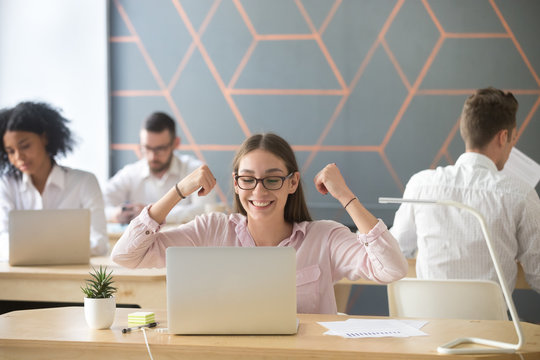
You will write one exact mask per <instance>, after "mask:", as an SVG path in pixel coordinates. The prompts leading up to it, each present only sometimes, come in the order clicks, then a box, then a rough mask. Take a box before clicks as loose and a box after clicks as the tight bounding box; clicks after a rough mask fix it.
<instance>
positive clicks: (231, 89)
mask: <svg viewBox="0 0 540 360" xmlns="http://www.w3.org/2000/svg"><path fill="white" fill-rule="evenodd" d="M172 2H173V3H174V6H175V8H176V9H177V11H178V13H179V15H180V17H181V19H182V21H183V23H184V24H185V26H186V28H187V30H188V32H189V33H190V35H191V37H192V42H191V44H190V46H189V48H188V50H187V52H186V54H185V55H184V57H183V59H182V61H181V63H180V64H179V66H178V68H177V70H176V72H175V74H174V76H173V78H172V79H171V81H170V83H169V86H168V87H165V85H164V83H163V81H162V79H161V77H160V75H159V72H158V71H157V69H156V67H155V66H154V63H153V62H152V59H151V58H150V56H149V54H148V53H147V51H146V49H145V47H144V45H143V43H142V41H141V39H140V37H139V36H138V35H137V33H136V31H135V28H134V26H133V24H132V23H131V22H130V20H129V17H128V16H127V14H126V13H125V11H124V9H123V7H122V5H121V4H120V3H119V0H114V4H115V5H116V7H117V8H118V10H119V12H120V15H121V17H122V19H123V20H124V22H125V23H126V26H127V27H128V29H129V31H130V33H131V34H132V36H113V37H110V41H111V43H115V42H116V43H121V42H134V43H136V44H137V47H138V49H139V51H140V52H141V54H142V56H143V58H144V60H145V62H146V64H147V66H148V68H149V70H150V71H151V73H152V75H153V76H154V78H155V79H156V81H157V82H158V85H159V86H160V88H161V89H162V90H157V91H156V90H118V91H113V92H112V95H113V96H127V97H130V96H131V97H136V96H164V97H165V99H166V100H167V102H168V103H169V104H170V106H171V108H172V109H173V112H174V113H175V116H176V117H177V119H178V121H179V123H180V125H181V126H182V129H183V131H184V133H185V135H186V137H187V139H188V142H189V144H182V145H180V146H179V149H182V150H191V151H194V152H195V153H196V154H197V156H198V157H199V158H200V159H201V160H204V158H203V156H202V153H200V151H201V150H205V151H236V149H237V148H238V146H239V145H216V144H206V145H204V144H197V143H196V142H195V140H194V138H193V137H192V136H191V134H190V131H189V129H188V127H187V125H186V124H185V122H184V119H183V118H182V115H181V114H180V111H179V109H178V108H177V106H176V104H175V103H174V101H173V99H172V97H171V94H170V91H171V90H172V89H173V88H174V87H175V85H176V83H177V81H178V79H179V78H180V75H181V73H182V72H183V70H184V69H185V66H186V64H187V63H188V61H189V59H190V58H191V56H192V54H193V52H194V51H195V49H196V48H198V49H199V51H200V53H201V55H202V57H203V59H204V61H205V63H206V65H207V67H208V69H209V71H210V73H211V75H212V76H213V78H214V79H215V81H216V83H217V84H218V87H219V88H220V90H221V92H222V94H223V96H224V98H225V100H226V102H227V104H228V105H229V107H230V108H231V110H232V112H233V114H234V116H235V118H236V120H237V122H238V124H239V125H240V127H241V129H242V131H243V132H244V135H245V136H249V133H250V132H249V128H248V126H247V124H246V123H245V121H244V119H243V117H242V115H241V113H240V111H239V109H238V108H237V106H236V104H235V102H234V100H233V99H232V96H233V95H314V96H316V95H322V96H340V97H341V99H340V101H339V103H338V104H337V106H336V108H335V109H334V111H333V113H332V115H331V117H330V119H329V121H328V123H327V124H326V126H325V128H324V129H323V131H322V133H321V135H320V136H319V138H318V140H317V142H316V143H315V144H313V145H294V144H291V146H292V147H293V149H294V150H295V151H306V152H310V154H309V156H308V158H307V160H306V161H305V163H304V166H303V169H302V171H306V170H307V168H309V166H310V165H311V163H312V161H313V160H314V158H315V157H316V155H317V153H318V152H320V151H326V152H333V151H336V152H377V153H379V155H380V157H381V159H382V160H383V163H384V164H385V166H386V168H387V169H388V171H389V172H390V175H391V176H392V178H393V179H394V181H395V183H396V185H397V186H398V187H399V188H400V189H401V190H403V188H404V187H403V184H402V182H401V180H400V178H399V176H398V175H397V173H396V172H395V170H394V168H393V166H392V164H391V163H390V161H389V159H388V157H387V156H386V154H385V148H386V146H387V145H388V143H389V141H390V139H391V138H392V136H393V134H394V132H395V131H396V128H397V126H398V125H399V123H400V122H401V119H402V118H403V116H404V114H405V112H406V111H407V109H408V107H409V105H410V103H411V102H412V99H413V98H414V97H415V96H417V95H434V96H462V95H467V96H468V95H470V94H472V93H474V91H476V89H419V87H420V85H421V83H422V81H423V80H424V78H425V76H426V74H427V72H428V71H429V69H430V67H431V66H432V64H433V62H434V60H435V58H436V56H437V55H438V52H439V51H440V49H441V47H442V45H443V44H444V41H445V40H446V39H473V38H477V39H488V38H495V39H497V38H500V39H507V38H509V39H511V40H512V42H513V44H514V46H515V48H516V50H517V51H518V53H519V54H520V57H521V58H522V59H523V61H524V63H525V65H526V66H527V68H528V69H529V71H530V73H531V74H532V75H533V77H534V79H535V81H536V83H537V84H538V85H539V86H540V79H539V77H538V74H537V73H536V72H535V70H534V68H533V67H532V65H531V63H530V62H529V60H528V58H527V56H526V54H525V52H524V51H523V49H522V48H521V45H520V44H519V42H518V41H517V38H516V37H515V35H514V34H513V32H512V30H511V28H510V26H509V25H508V23H507V22H506V20H505V19H504V17H503V15H502V13H501V11H500V10H499V8H498V7H497V5H496V4H495V2H494V1H493V0H490V4H491V6H492V7H493V9H494V11H495V13H496V15H497V16H498V18H499V20H500V21H501V23H502V25H503V27H504V29H505V30H506V33H483V32H478V33H455V32H446V31H445V30H444V28H443V27H442V25H441V23H440V21H439V20H438V18H437V17H436V16H435V14H434V12H433V10H432V9H431V7H430V5H429V3H428V1H427V0H422V3H423V5H424V8H425V9H426V11H427V13H428V15H429V17H430V19H431V21H432V22H433V23H434V24H435V26H436V28H437V30H438V31H439V33H440V36H439V38H438V40H437V41H436V43H435V45H434V47H433V49H432V51H431V52H430V54H429V56H428V58H427V59H426V61H425V62H424V64H423V66H422V69H421V71H420V73H419V74H418V76H417V78H416V79H415V81H414V83H413V84H412V85H411V83H410V82H409V80H408V79H407V77H406V75H405V74H404V72H403V70H402V68H401V66H400V64H399V62H398V61H397V59H396V58H395V56H394V54H393V52H392V50H391V49H390V47H389V46H388V43H387V42H386V39H385V35H386V33H387V31H388V29H389V28H390V26H391V24H392V23H393V21H394V19H395V17H396V16H397V14H398V13H399V11H400V9H401V7H402V5H403V3H404V0H399V1H398V2H396V4H395V6H394V8H393V9H392V11H391V13H390V14H389V16H388V17H387V19H386V20H385V23H384V25H383V27H382V29H381V30H380V32H379V34H378V36H377V38H376V40H375V41H374V43H373V44H372V46H371V47H370V49H369V50H368V52H367V53H366V56H365V57H364V59H363V61H362V63H361V64H360V66H359V68H358V70H357V72H356V73H355V76H354V78H353V80H352V81H351V83H350V84H349V85H348V86H347V84H346V83H345V81H344V80H343V78H342V76H341V74H340V72H339V69H338V68H337V66H336V64H335V62H334V60H333V58H332V56H331V54H330V53H329V51H328V49H327V47H326V45H325V44H324V41H323V40H322V34H324V32H325V31H326V29H327V28H328V26H329V24H330V23H331V21H332V19H333V17H334V16H335V14H336V12H337V10H338V9H339V7H340V5H341V4H342V0H336V1H334V3H333V5H332V7H331V9H330V10H329V12H328V14H327V16H326V18H325V19H324V21H323V23H322V25H321V26H320V29H318V30H317V29H316V28H315V26H314V25H313V22H312V20H311V18H310V16H309V14H308V13H307V11H306V9H305V7H304V5H303V3H302V2H301V1H300V0H295V3H296V5H297V7H298V9H299V10H300V13H301V15H302V16H303V18H304V19H305V21H306V23H307V24H308V26H309V29H310V31H311V34H264V35H262V34H257V31H256V30H255V27H254V25H253V23H252V22H251V20H250V18H249V16H248V14H247V12H246V11H245V9H244V7H243V5H242V3H241V1H240V0H233V3H234V5H235V7H236V9H237V11H238V13H239V14H240V17H241V18H242V21H243V22H244V24H245V26H246V27H247V29H248V31H249V32H250V34H251V36H252V38H253V40H252V42H251V44H250V46H249V47H248V49H247V50H246V52H245V53H244V55H243V57H242V59H241V61H240V62H239V64H238V66H237V68H236V69H235V71H234V73H233V75H232V77H231V79H230V81H229V84H227V85H225V84H224V82H223V79H222V78H221V75H220V74H219V73H218V71H217V69H216V67H215V65H214V63H213V62H212V59H211V58H210V56H209V54H208V53H207V52H206V49H205V47H204V45H203V44H202V41H201V37H202V35H203V33H204V31H205V29H206V27H207V26H208V24H209V23H210V22H211V20H212V17H213V15H214V13H215V12H216V10H217V8H218V6H219V4H220V3H221V0H216V1H215V2H214V3H213V5H212V8H211V10H210V11H209V12H208V14H207V15H206V17H205V19H204V21H203V24H202V25H201V26H200V28H199V30H198V31H195V29H194V28H193V26H192V24H191V21H190V19H189V18H188V16H187V14H186V13H185V11H184V9H183V8H182V6H181V4H180V2H179V1H178V0H172ZM291 40H314V41H316V42H317V44H318V46H319V48H320V50H321V52H322V53H323V56H324V57H325V59H326V60H327V62H328V64H329V66H330V68H331V70H332V72H333V73H334V76H335V77H336V80H337V81H338V83H339V84H340V86H341V89H238V88H235V85H236V83H237V81H238V79H239V77H240V76H241V74H242V72H243V71H244V69H245V67H246V65H247V63H248V62H249V61H250V59H251V56H252V54H253V52H254V51H255V48H256V47H257V45H258V43H259V41H291ZM379 45H381V46H382V47H383V49H384V51H385V53H386V55H387V56H388V58H389V59H390V61H391V63H392V65H393V67H394V68H395V70H396V72H397V74H398V75H399V77H400V79H401V81H402V82H403V84H404V85H405V87H406V89H407V91H408V95H407V97H406V98H405V100H404V102H403V103H402V104H401V106H400V109H399V111H398V113H397V114H396V116H395V118H394V119H393V121H392V123H391V125H390V127H389V128H388V129H387V132H386V134H385V137H384V139H383V141H382V142H381V144H380V145H375V146H354V145H353V146H347V145H343V146H341V145H338V146H333V145H329V146H323V145H322V143H323V142H324V139H325V138H326V136H327V135H328V134H329V132H330V130H331V129H332V127H333V125H334V123H335V122H336V121H337V119H338V118H339V116H340V114H341V112H342V110H343V107H344V106H345V104H346V103H347V100H348V99H349V97H350V95H351V93H352V91H353V90H354V89H355V87H356V85H357V84H358V82H359V81H360V79H361V77H362V75H363V73H364V71H365V69H366V67H367V65H368V64H369V63H370V61H371V59H372V57H373V54H374V53H375V51H376V49H377V48H378V46H379ZM507 91H511V92H512V93H514V94H516V95H520V94H522V95H539V97H538V99H537V100H536V102H535V104H534V105H533V107H532V108H531V110H530V111H529V113H528V114H527V116H526V118H525V120H524V122H523V124H522V125H521V127H520V129H519V132H518V138H519V137H520V136H521V135H522V133H523V132H524V130H525V128H526V127H527V126H528V124H529V123H530V121H531V119H532V118H533V117H534V115H535V114H536V112H537V111H538V108H539V107H540V89H510V90H507ZM458 128H459V124H458V123H456V124H455V125H454V127H453V128H452V130H451V131H450V133H449V134H448V136H447V138H446V139H445V141H444V143H443V144H442V146H441V148H440V149H439V150H438V153H437V155H436V156H435V158H434V160H433V162H432V164H431V167H434V166H435V165H436V163H438V162H440V160H441V159H442V157H443V156H444V157H445V158H446V159H447V160H448V162H449V163H452V162H453V160H452V158H451V156H450V154H449V153H448V146H449V145H450V143H451V141H452V139H453V138H454V136H455V134H456V133H457V130H458ZM111 147H112V148H113V149H115V150H131V151H134V152H135V153H138V156H140V149H139V146H138V144H112V146H111ZM218 190H219V196H220V198H221V199H222V200H223V201H224V203H226V198H225V196H224V194H223V192H222V191H221V189H219V187H218Z"/></svg>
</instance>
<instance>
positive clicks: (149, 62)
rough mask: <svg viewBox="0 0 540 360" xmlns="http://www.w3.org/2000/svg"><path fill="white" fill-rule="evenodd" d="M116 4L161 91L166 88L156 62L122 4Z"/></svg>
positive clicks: (116, 2) (115, 2)
mask: <svg viewBox="0 0 540 360" xmlns="http://www.w3.org/2000/svg"><path fill="white" fill-rule="evenodd" d="M114 4H115V5H116V8H117V9H118V12H119V13H120V16H121V17H122V19H123V20H124V23H125V24H126V26H127V28H128V30H129V32H130V33H131V35H132V36H133V37H134V38H135V44H137V48H138V49H139V51H140V52H141V55H142V56H143V59H144V61H145V62H146V65H147V66H148V69H149V70H150V72H151V73H152V75H153V76H154V79H155V80H156V82H157V84H158V86H159V87H160V88H161V89H164V88H165V83H164V82H163V79H162V78H161V75H160V74H159V71H158V70H157V68H156V66H155V65H154V62H153V61H152V58H151V57H150V55H149V54H148V52H147V51H146V48H145V47H144V44H143V43H142V41H141V38H140V37H139V35H138V34H137V30H135V26H133V23H132V22H131V20H130V19H129V16H128V15H127V13H126V11H125V9H124V7H123V6H122V4H120V1H119V0H114Z"/></svg>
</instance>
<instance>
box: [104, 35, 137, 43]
mask: <svg viewBox="0 0 540 360" xmlns="http://www.w3.org/2000/svg"><path fill="white" fill-rule="evenodd" d="M110 41H111V42H113V43H123V42H137V37H135V36H111V37H110Z"/></svg>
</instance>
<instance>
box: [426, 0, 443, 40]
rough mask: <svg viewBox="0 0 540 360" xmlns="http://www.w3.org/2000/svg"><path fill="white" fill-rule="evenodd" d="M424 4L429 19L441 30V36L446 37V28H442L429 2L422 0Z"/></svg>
mask: <svg viewBox="0 0 540 360" xmlns="http://www.w3.org/2000/svg"><path fill="white" fill-rule="evenodd" d="M422 4H423V5H424V8H425V9H426V11H427V13H428V15H429V17H430V18H431V21H432V22H433V24H435V27H436V28H437V30H439V34H441V35H443V36H444V34H445V31H444V28H443V27H442V25H441V23H440V21H439V19H437V17H436V16H435V13H434V12H433V9H432V8H431V6H430V5H429V3H428V2H427V0H422Z"/></svg>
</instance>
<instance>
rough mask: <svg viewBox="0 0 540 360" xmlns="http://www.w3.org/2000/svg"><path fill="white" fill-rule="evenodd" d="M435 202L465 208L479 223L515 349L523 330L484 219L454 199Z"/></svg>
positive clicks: (522, 339)
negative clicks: (513, 332)
mask: <svg viewBox="0 0 540 360" xmlns="http://www.w3.org/2000/svg"><path fill="white" fill-rule="evenodd" d="M437 204H441V205H447V206H453V207H457V208H460V209H465V210H467V211H468V212H470V213H471V214H473V215H474V217H475V218H476V219H477V220H478V222H479V223H480V227H481V228H482V233H483V234H484V238H485V239H486V244H487V247H488V250H489V254H490V255H491V259H492V260H493V265H494V266H495V272H496V273H497V278H498V279H499V283H500V285H501V289H502V292H503V295H504V301H505V302H506V306H508V310H509V311H510V315H511V317H512V322H513V323H514V327H515V328H516V333H517V335H518V343H517V344H516V349H519V348H521V346H523V343H524V340H525V339H524V338H523V332H522V331H521V324H520V323H519V317H518V315H517V311H516V307H515V306H514V302H513V301H512V294H511V293H510V291H509V290H508V284H507V283H506V279H505V278H504V275H503V272H502V270H501V266H500V265H499V256H498V255H497V253H496V252H495V250H494V249H493V245H492V242H491V235H490V234H489V230H488V227H487V224H486V219H485V218H484V216H483V215H482V214H481V213H480V212H478V211H477V210H476V209H475V208H473V207H471V206H468V205H465V204H462V203H459V202H456V201H451V200H438V201H437Z"/></svg>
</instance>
